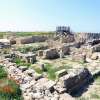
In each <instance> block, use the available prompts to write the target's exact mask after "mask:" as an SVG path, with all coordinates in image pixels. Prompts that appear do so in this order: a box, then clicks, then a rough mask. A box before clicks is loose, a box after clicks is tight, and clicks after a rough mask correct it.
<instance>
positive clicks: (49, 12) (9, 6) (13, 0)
mask: <svg viewBox="0 0 100 100" xmlns="http://www.w3.org/2000/svg"><path fill="white" fill-rule="evenodd" d="M58 25H66V26H70V27H71V29H72V31H75V32H100V0H0V31H52V30H55V27H56V26H58Z"/></svg>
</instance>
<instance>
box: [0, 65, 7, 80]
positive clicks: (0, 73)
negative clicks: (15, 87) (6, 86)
mask: <svg viewBox="0 0 100 100" xmlns="http://www.w3.org/2000/svg"><path fill="white" fill-rule="evenodd" d="M4 77H7V72H6V71H5V70H4V68H3V67H2V66H0V79H2V78H4Z"/></svg>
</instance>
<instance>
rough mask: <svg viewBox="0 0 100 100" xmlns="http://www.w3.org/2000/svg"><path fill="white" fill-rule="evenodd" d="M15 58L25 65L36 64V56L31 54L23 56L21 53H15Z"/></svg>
mask: <svg viewBox="0 0 100 100" xmlns="http://www.w3.org/2000/svg"><path fill="white" fill-rule="evenodd" d="M15 56H16V57H17V58H20V59H22V60H24V61H25V62H26V63H32V64H33V63H34V62H36V54H33V53H27V54H23V53H20V52H16V53H15Z"/></svg>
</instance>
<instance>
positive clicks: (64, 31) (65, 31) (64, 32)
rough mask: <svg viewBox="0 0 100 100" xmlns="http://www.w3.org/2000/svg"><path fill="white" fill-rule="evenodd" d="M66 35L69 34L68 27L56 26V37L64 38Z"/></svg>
mask: <svg viewBox="0 0 100 100" xmlns="http://www.w3.org/2000/svg"><path fill="white" fill-rule="evenodd" d="M68 34H71V30H70V27H69V26H68V27H67V26H57V27H56V35H63V36H66V35H68Z"/></svg>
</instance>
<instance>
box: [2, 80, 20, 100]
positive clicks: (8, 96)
mask: <svg viewBox="0 0 100 100" xmlns="http://www.w3.org/2000/svg"><path fill="white" fill-rule="evenodd" d="M2 82H3V83H4V85H3V86H1V87H0V100H22V96H21V90H20V87H19V85H17V84H16V83H15V81H13V80H9V79H2ZM5 83H6V84H5ZM1 98H2V99H1Z"/></svg>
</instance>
